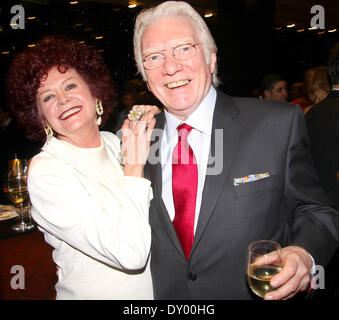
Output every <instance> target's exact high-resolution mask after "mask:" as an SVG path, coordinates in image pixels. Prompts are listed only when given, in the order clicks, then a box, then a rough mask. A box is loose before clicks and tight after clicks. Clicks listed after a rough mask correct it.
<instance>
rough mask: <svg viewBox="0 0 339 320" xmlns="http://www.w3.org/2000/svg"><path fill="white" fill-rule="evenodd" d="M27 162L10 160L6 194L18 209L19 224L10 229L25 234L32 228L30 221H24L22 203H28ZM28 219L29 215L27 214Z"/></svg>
mask: <svg viewBox="0 0 339 320" xmlns="http://www.w3.org/2000/svg"><path fill="white" fill-rule="evenodd" d="M27 170H28V165H27V161H26V160H24V159H13V160H11V163H10V166H9V168H8V175H7V194H8V196H9V198H10V200H11V201H12V202H13V204H14V205H15V206H19V208H20V222H18V223H17V224H15V225H14V226H13V227H12V228H13V229H14V230H16V231H21V232H25V231H28V230H31V229H32V228H34V224H33V223H32V221H31V219H28V221H25V212H24V209H23V207H24V203H25V204H27V202H28V201H29V196H28V190H27ZM28 216H29V217H30V213H29V212H28Z"/></svg>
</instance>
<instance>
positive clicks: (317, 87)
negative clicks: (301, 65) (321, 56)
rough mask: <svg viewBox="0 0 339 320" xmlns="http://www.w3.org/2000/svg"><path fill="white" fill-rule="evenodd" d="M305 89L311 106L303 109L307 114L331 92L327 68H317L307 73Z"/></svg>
mask: <svg viewBox="0 0 339 320" xmlns="http://www.w3.org/2000/svg"><path fill="white" fill-rule="evenodd" d="M304 78H305V88H306V91H307V95H308V99H309V101H310V103H311V104H310V105H308V106H307V107H306V108H304V109H303V112H304V114H306V113H307V112H308V111H309V110H310V109H311V108H312V107H313V106H314V105H315V104H317V103H319V102H320V101H322V100H324V99H325V98H326V97H327V95H328V94H329V92H330V91H331V85H330V80H329V77H328V70H327V67H326V66H317V67H313V68H310V69H308V70H306V71H305V75H304Z"/></svg>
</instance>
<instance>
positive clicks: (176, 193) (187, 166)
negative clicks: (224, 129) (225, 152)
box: [172, 123, 198, 260]
mask: <svg viewBox="0 0 339 320" xmlns="http://www.w3.org/2000/svg"><path fill="white" fill-rule="evenodd" d="M177 129H178V136H179V140H178V144H177V146H176V147H175V148H174V150H173V155H172V189H173V201H174V208H175V217H174V220H173V225H174V228H175V231H176V233H177V235H178V239H179V241H180V243H181V247H182V249H183V250H184V253H185V256H186V258H187V260H188V258H189V256H190V252H191V249H192V245H193V238H194V215H195V203H196V198H197V187H198V169H197V163H196V160H195V157H194V153H193V150H192V148H191V147H190V145H189V144H188V142H187V137H188V135H189V133H190V131H191V130H192V127H191V126H189V125H188V124H185V123H184V124H182V125H180V126H178V128H177Z"/></svg>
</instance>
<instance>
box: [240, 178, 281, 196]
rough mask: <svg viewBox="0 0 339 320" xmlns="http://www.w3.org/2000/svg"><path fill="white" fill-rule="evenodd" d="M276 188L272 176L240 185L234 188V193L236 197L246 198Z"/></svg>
mask: <svg viewBox="0 0 339 320" xmlns="http://www.w3.org/2000/svg"><path fill="white" fill-rule="evenodd" d="M275 187H276V183H275V179H274V176H269V177H267V178H264V179H260V180H255V181H252V182H247V183H242V184H240V185H238V186H235V187H234V189H235V193H236V196H237V197H243V196H247V195H249V194H255V193H258V192H265V191H269V190H271V189H273V188H275Z"/></svg>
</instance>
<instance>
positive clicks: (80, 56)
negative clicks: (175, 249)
mask: <svg viewBox="0 0 339 320" xmlns="http://www.w3.org/2000/svg"><path fill="white" fill-rule="evenodd" d="M7 84H8V92H9V97H10V107H11V109H12V111H13V114H15V115H16V116H17V118H18V121H19V123H20V124H21V126H22V127H23V128H24V129H25V131H26V133H27V136H28V137H30V138H31V139H40V140H41V139H46V142H45V144H44V146H43V148H42V151H41V152H40V153H39V154H38V155H36V156H35V157H34V158H33V160H32V162H31V165H30V168H29V177H28V190H29V194H30V198H31V202H32V216H33V218H34V220H35V221H36V222H37V224H38V226H39V229H40V230H41V231H42V232H43V233H44V234H45V239H46V241H47V242H48V243H49V244H50V245H51V246H52V247H53V248H54V251H53V259H54V261H55V263H56V265H57V266H58V282H57V284H56V292H57V297H56V298H57V299H153V291H152V281H151V276H150V271H149V263H148V260H149V259H148V258H149V250H150V243H151V231H150V227H149V224H148V208H149V201H150V198H151V197H152V192H151V186H150V182H149V181H148V180H146V179H144V177H143V167H144V163H145V161H146V159H147V156H148V152H149V138H150V134H151V132H152V130H153V128H154V124H155V119H154V118H153V115H154V114H153V113H151V114H148V115H145V116H144V118H143V119H144V120H145V121H141V122H135V121H129V120H126V121H125V122H124V124H123V129H124V130H123V132H124V134H123V138H122V141H123V150H124V152H123V155H122V156H121V151H120V140H119V139H118V138H117V137H116V136H115V135H114V134H112V133H109V132H100V131H99V126H100V123H101V122H102V118H103V117H105V112H104V110H105V107H106V106H108V105H109V104H110V103H111V102H112V99H113V95H114V88H113V84H112V81H111V77H110V74H109V72H108V70H107V67H106V66H105V64H104V63H103V60H102V59H101V57H100V56H99V55H98V54H97V53H96V51H95V50H94V49H92V48H90V47H88V46H86V45H83V44H80V43H79V42H77V41H73V40H69V39H64V38H58V37H49V38H45V39H43V40H42V41H40V42H39V43H38V44H37V45H36V47H34V48H29V49H27V50H26V51H24V52H23V53H21V54H18V55H17V56H16V57H15V58H14V60H13V61H12V64H11V66H10V69H9V77H8V81H7ZM146 120H147V121H146ZM136 152H138V155H139V158H138V159H139V161H134V160H135V159H136V157H135V154H136ZM140 155H141V158H140ZM121 159H122V160H121ZM131 159H132V160H131ZM121 161H123V162H124V166H122V164H121Z"/></svg>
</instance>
